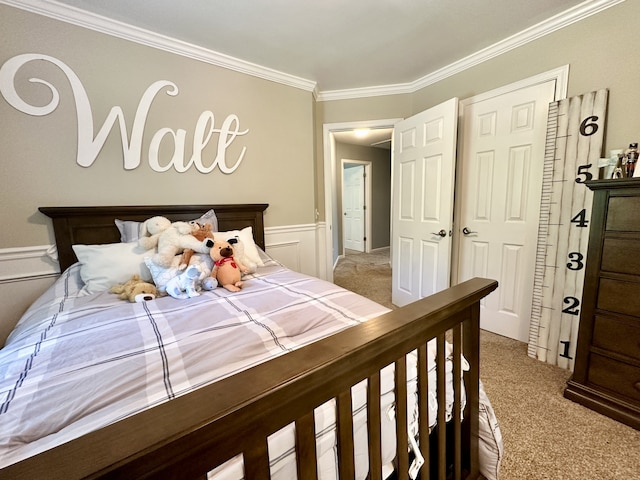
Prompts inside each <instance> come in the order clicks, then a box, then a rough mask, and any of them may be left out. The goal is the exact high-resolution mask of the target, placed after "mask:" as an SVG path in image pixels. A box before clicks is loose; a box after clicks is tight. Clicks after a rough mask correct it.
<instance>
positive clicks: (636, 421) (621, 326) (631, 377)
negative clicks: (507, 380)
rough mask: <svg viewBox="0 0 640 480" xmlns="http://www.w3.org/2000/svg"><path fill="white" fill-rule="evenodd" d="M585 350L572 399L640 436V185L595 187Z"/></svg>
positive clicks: (623, 182)
mask: <svg viewBox="0 0 640 480" xmlns="http://www.w3.org/2000/svg"><path fill="white" fill-rule="evenodd" d="M587 186H588V187H589V188H590V189H592V190H593V191H594V199H593V213H592V216H591V230H590V236H589V249H588V251H587V261H586V270H585V281H584V293H583V299H582V313H581V317H580V330H579V333H578V348H577V351H576V362H575V369H574V374H573V378H572V379H571V380H570V381H569V382H568V385H567V389H566V391H565V394H564V395H565V397H566V398H568V399H570V400H574V401H576V402H578V403H581V404H583V405H585V406H586V407H589V408H591V409H593V410H595V411H597V412H600V413H602V414H604V415H607V416H609V417H611V418H614V419H616V420H618V421H620V422H623V423H626V424H627V425H630V426H631V427H633V428H636V429H640V178H627V179H616V180H594V181H590V182H587Z"/></svg>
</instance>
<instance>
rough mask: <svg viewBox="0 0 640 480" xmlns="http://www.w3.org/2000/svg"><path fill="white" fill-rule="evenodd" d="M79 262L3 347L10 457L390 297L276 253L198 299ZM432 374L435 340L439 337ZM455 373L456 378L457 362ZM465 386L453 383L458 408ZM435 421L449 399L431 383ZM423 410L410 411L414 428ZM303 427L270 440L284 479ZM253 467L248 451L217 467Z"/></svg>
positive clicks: (390, 431) (328, 468)
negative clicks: (93, 277) (138, 298)
mask: <svg viewBox="0 0 640 480" xmlns="http://www.w3.org/2000/svg"><path fill="white" fill-rule="evenodd" d="M83 287H84V284H83V282H82V279H81V277H80V267H79V265H78V264H75V265H73V266H71V267H70V268H69V269H67V270H66V271H65V272H64V273H63V274H62V275H61V276H60V278H59V279H58V280H57V281H56V282H55V284H54V285H53V286H52V287H51V288H49V289H48V290H47V291H46V292H45V293H44V294H43V295H42V296H41V297H40V298H39V299H38V300H37V301H36V302H35V303H34V304H33V305H32V306H31V307H30V308H29V310H28V311H27V312H26V313H25V314H24V316H23V317H22V319H21V320H20V321H19V323H18V325H17V326H16V328H15V329H14V331H13V332H12V333H11V335H10V336H9V338H8V340H7V343H6V345H5V347H4V348H2V350H0V431H2V433H3V435H2V436H1V438H0V467H2V466H6V465H10V464H12V463H14V462H17V461H19V460H21V459H24V458H27V457H29V456H32V455H35V454H37V453H38V452H41V451H44V450H46V449H49V448H51V447H53V446H55V445H58V444H60V443H63V442H66V441H68V440H71V439H74V438H76V437H79V436H81V435H83V434H86V433H88V432H89V431H92V430H95V429H98V428H101V427H103V426H106V425H108V424H110V423H113V422H115V421H118V420H120V419H122V418H125V417H128V416H131V415H134V414H136V413H138V412H140V411H142V410H144V409H147V408H149V407H153V406H155V405H158V404H160V403H162V402H166V401H170V400H171V399H173V398H175V397H177V396H179V395H184V394H186V393H188V392H190V391H192V390H194V389H197V388H199V387H201V386H203V385H206V384H209V383H212V382H215V381H217V380H220V379H222V378H225V377H227V376H230V375H233V374H235V373H237V372H239V371H242V370H245V369H247V368H249V367H251V366H253V365H256V364H259V363H261V362H264V361H266V360H268V359H270V358H274V357H276V356H279V355H283V354H285V353H287V352H290V351H292V350H294V349H297V348H300V347H302V346H304V345H307V344H309V343H311V342H314V341H316V340H318V339H320V338H324V337H327V336H329V335H332V334H334V333H337V332H339V331H341V330H343V329H345V328H348V327H350V326H352V325H356V324H358V323H361V322H366V321H367V320H368V319H371V318H374V317H376V316H379V315H381V314H383V313H385V312H386V311H387V309H386V308H384V307H382V306H380V305H378V304H376V303H374V302H372V301H370V300H368V299H366V298H363V297H361V296H359V295H356V294H354V293H352V292H349V291H347V290H344V289H343V288H341V287H338V286H336V285H334V284H332V283H328V282H325V281H322V280H319V279H316V278H313V277H309V276H306V275H302V274H299V273H296V272H293V271H291V270H289V269H287V268H284V267H283V266H282V265H280V264H278V263H277V262H275V261H273V260H271V259H267V261H266V263H265V266H264V267H259V268H258V270H257V272H256V273H254V274H252V275H249V276H248V277H247V278H246V281H245V284H244V287H243V289H242V291H241V292H238V293H231V292H228V291H227V290H225V289H222V288H218V289H215V290H213V291H211V292H202V294H201V295H200V296H198V297H194V298H191V299H188V300H182V299H175V298H172V297H162V298H158V299H156V300H153V301H150V302H144V303H129V302H127V301H122V300H118V298H117V296H116V295H113V294H110V293H108V292H100V293H95V294H90V295H89V294H86V290H83ZM429 351H430V352H431V355H430V358H429V375H430V377H431V378H430V382H429V383H430V385H433V386H435V385H436V381H435V362H434V358H435V351H434V349H433V346H432V345H430V346H429ZM407 362H408V363H407V365H408V372H409V373H408V379H409V395H408V397H409V405H408V407H409V410H408V411H409V412H415V411H416V408H415V402H416V395H415V378H416V360H415V355H414V354H409V355H408V356H407ZM447 364H448V366H447V371H448V374H447V375H448V379H447V384H448V385H451V384H452V382H453V379H452V378H451V377H452V372H451V369H452V367H451V364H452V362H451V361H448V362H447ZM381 385H382V390H381V391H382V408H383V411H385V412H386V413H387V415H383V419H382V436H383V461H384V462H390V461H391V460H392V459H393V457H394V456H395V433H394V432H395V430H394V428H395V427H394V424H393V422H392V421H391V419H390V417H391V415H392V414H393V408H394V394H393V388H394V385H393V366H392V365H391V366H389V367H387V368H386V369H384V370H383V374H382V379H381ZM365 399H366V384H365V382H362V383H361V384H358V385H356V386H354V387H353V411H354V432H355V433H354V435H355V441H356V474H357V478H365V477H366V474H367V469H368V465H367V462H368V458H367V439H366V405H365V403H366V402H365ZM452 404H453V390H452V389H449V388H448V389H447V406H446V407H447V415H450V414H451V406H452ZM429 409H430V423H431V425H433V424H435V418H436V415H435V413H436V411H437V401H436V395H435V392H430V394H429ZM315 421H316V432H317V437H318V439H317V444H318V457H319V473H320V478H322V479H332V478H337V471H336V439H335V410H334V406H333V404H332V402H328V403H327V404H325V405H322V406H320V407H318V409H317V410H316V415H315ZM414 426H415V417H412V415H410V418H409V428H410V431H412V429H413V428H414ZM293 435H294V432H293V426H289V427H287V428H284V429H282V430H280V431H279V432H276V433H275V434H274V435H272V437H271V438H270V439H269V452H270V459H271V470H272V473H273V475H274V477H273V478H283V479H289V478H295V462H294V461H293V459H294V439H293ZM210 477H213V478H241V477H242V464H241V459H239V458H236V459H233V460H231V461H230V462H228V463H227V464H225V465H223V466H222V467H220V468H218V469H217V470H215V471H214V472H212V473H211V474H210Z"/></svg>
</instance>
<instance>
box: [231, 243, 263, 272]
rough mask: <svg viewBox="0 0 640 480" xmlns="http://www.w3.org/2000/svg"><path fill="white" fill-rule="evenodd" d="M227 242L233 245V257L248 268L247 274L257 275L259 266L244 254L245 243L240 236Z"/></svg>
mask: <svg viewBox="0 0 640 480" xmlns="http://www.w3.org/2000/svg"><path fill="white" fill-rule="evenodd" d="M227 242H229V243H230V244H231V246H232V247H233V257H234V258H235V259H236V260H239V261H240V263H241V264H242V265H244V266H245V267H247V269H248V272H245V273H255V271H256V270H257V268H258V265H257V264H256V263H255V262H253V261H252V260H251V259H250V258H249V257H248V256H247V255H246V254H245V253H244V243H243V242H242V240H241V239H240V237H239V236H238V235H235V236H233V237H231V238H228V239H227Z"/></svg>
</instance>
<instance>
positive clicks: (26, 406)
mask: <svg viewBox="0 0 640 480" xmlns="http://www.w3.org/2000/svg"><path fill="white" fill-rule="evenodd" d="M266 208H267V205H265V204H243V205H190V206H127V207H43V208H40V211H41V212H43V213H44V214H45V215H47V216H49V217H50V218H51V219H52V222H53V228H54V234H55V240H56V246H57V252H58V258H59V262H60V267H61V271H62V273H61V275H60V278H59V279H58V280H57V282H56V283H55V284H54V285H53V286H52V287H51V288H50V289H49V290H48V291H47V292H45V294H44V295H43V296H42V297H41V298H40V299H38V301H36V302H35V303H34V305H33V306H32V307H31V308H30V309H29V310H28V311H27V312H26V313H25V315H24V316H23V318H22V319H21V320H20V322H19V323H18V325H17V326H16V329H15V330H14V332H12V334H11V335H10V336H9V339H8V341H7V344H6V345H5V347H4V348H3V349H2V350H0V380H2V383H1V384H0V402H1V405H0V430H1V431H2V432H3V435H2V437H3V439H2V443H0V466H1V467H2V470H0V476H1V477H3V478H25V479H26V478H29V479H32V478H64V479H71V478H126V479H131V478H181V479H182V478H207V477H209V478H215V479H219V478H220V479H224V478H242V477H244V478H247V479H253V478H257V479H259V478H284V479H289V478H296V477H297V478H301V479H315V478H322V479H327V478H368V479H379V478H385V477H387V476H388V475H389V474H390V472H394V474H395V475H396V476H397V478H410V477H412V478H413V477H415V476H416V474H417V472H418V471H419V472H420V478H422V479H426V478H430V477H431V478H443V479H444V478H469V479H471V478H480V470H481V469H482V468H483V467H484V470H483V473H484V472H486V471H487V469H490V470H491V469H493V470H494V471H495V475H497V468H498V467H499V460H500V455H501V448H502V446H501V439H500V438H499V428H498V426H497V423H496V421H495V417H494V416H493V415H492V414H493V412H492V410H491V406H490V402H489V401H488V399H487V398H486V396H485V395H484V391H483V389H482V384H481V382H480V378H479V309H480V301H481V299H482V298H483V297H485V296H486V295H488V294H489V293H490V292H491V291H493V290H494V289H495V288H496V287H497V282H495V281H493V280H487V279H478V278H476V279H472V280H469V281H467V282H464V283H462V284H460V285H457V286H454V287H452V288H449V289H447V290H445V291H443V292H440V293H438V294H436V295H433V296H431V297H428V298H425V299H422V300H420V301H418V302H415V303H413V304H411V305H408V306H406V307H404V308H401V309H398V310H394V311H387V309H385V308H383V307H381V306H380V305H377V304H375V303H374V302H371V301H369V300H367V299H365V298H363V297H360V296H358V295H356V294H353V293H351V292H348V291H346V290H344V289H341V288H340V287H337V286H336V285H333V284H331V283H328V282H324V281H322V280H318V279H314V278H312V277H308V276H305V275H302V274H299V273H296V272H293V271H291V270H289V269H286V268H285V267H283V266H282V265H280V264H278V262H276V261H274V260H273V259H271V258H269V257H268V255H266V254H265V253H264V251H265V250H266V249H265V240H264V224H263V212H264V211H265V210H266ZM211 211H213V212H215V217H216V220H217V224H218V225H217V226H218V229H219V230H220V231H235V232H241V231H242V232H245V233H246V232H247V230H248V231H249V232H250V233H251V236H252V238H253V240H254V242H255V246H256V250H257V252H258V254H259V256H260V264H261V265H260V266H259V267H258V269H257V271H256V272H255V273H253V274H251V275H248V276H247V277H246V278H245V286H244V287H243V289H242V291H241V292H238V293H232V292H228V291H226V290H224V289H222V288H218V289H216V290H214V291H212V292H202V294H201V295H200V296H198V297H195V298H191V299H188V300H179V299H174V298H171V297H162V298H158V299H156V300H153V301H150V302H143V303H129V302H125V301H119V300H118V299H117V298H115V296H114V295H113V294H110V293H108V292H107V291H101V292H98V293H95V292H94V293H91V294H87V292H86V291H85V292H84V293H80V292H82V291H83V289H86V286H87V282H86V281H85V280H86V278H84V272H86V262H82V261H81V262H78V261H77V260H78V259H77V257H76V250H74V247H73V246H74V245H90V246H97V247H96V248H99V247H100V246H106V248H108V249H112V248H113V249H120V248H124V247H126V246H127V245H129V243H127V242H122V240H125V239H123V237H122V232H121V231H120V230H119V229H118V228H117V227H116V220H118V221H119V222H141V221H143V220H145V219H147V218H149V217H152V216H155V215H162V216H166V217H167V218H169V219H170V220H172V221H177V220H193V219H196V218H198V217H199V216H200V215H202V214H203V213H204V212H211ZM100 248H101V247H100ZM127 248H128V247H127ZM118 251H120V250H118ZM440 366H442V368H440ZM456 379H458V380H457V381H456ZM487 414H491V415H487ZM487 436H489V437H492V438H491V440H492V441H493V444H492V443H491V442H489V443H488V442H487V438H486V437H487ZM487 449H489V450H491V452H489V460H486V458H487ZM483 458H485V460H484V461H482V459H483ZM422 463H424V465H421V464H422ZM487 463H488V464H489V465H487ZM493 473H494V472H491V474H492V475H493ZM485 475H486V473H485Z"/></svg>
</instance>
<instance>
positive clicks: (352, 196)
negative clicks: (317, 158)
mask: <svg viewBox="0 0 640 480" xmlns="http://www.w3.org/2000/svg"><path fill="white" fill-rule="evenodd" d="M341 165H342V169H341V170H342V254H344V252H345V251H346V250H352V251H354V252H359V253H369V252H370V251H371V210H372V209H371V168H372V163H371V162H369V161H363V160H345V159H342V161H341Z"/></svg>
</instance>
